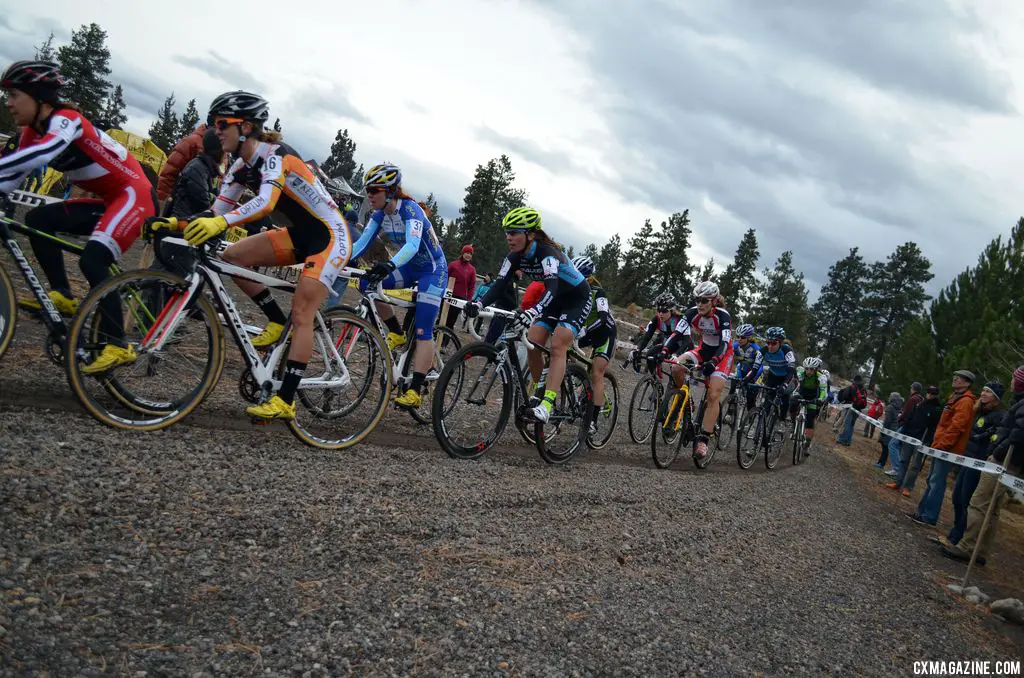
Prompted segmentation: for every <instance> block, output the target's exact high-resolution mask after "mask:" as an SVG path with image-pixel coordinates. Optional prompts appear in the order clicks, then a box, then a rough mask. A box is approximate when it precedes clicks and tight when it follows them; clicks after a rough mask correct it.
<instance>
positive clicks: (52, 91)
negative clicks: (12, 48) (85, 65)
mask: <svg viewBox="0 0 1024 678" xmlns="http://www.w3.org/2000/svg"><path fill="white" fill-rule="evenodd" d="M66 82H67V81H66V80H65V79H64V77H63V76H62V75H61V74H60V66H58V65H57V64H55V63H53V62H52V61H15V62H14V63H13V64H11V65H10V66H8V67H7V70H6V71H4V74H3V77H2V78H0V87H3V88H4V89H20V90H21V91H22V92H24V93H25V94H28V95H29V96H31V97H32V98H34V99H38V100H39V101H45V102H46V103H48V104H56V103H57V90H59V89H60V88H61V86H63V85H64V84H65V83H66Z"/></svg>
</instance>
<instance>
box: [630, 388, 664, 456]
mask: <svg viewBox="0 0 1024 678" xmlns="http://www.w3.org/2000/svg"><path fill="white" fill-rule="evenodd" d="M662 388H663V387H662V385H661V382H660V381H658V380H657V379H655V378H654V377H652V376H651V375H647V376H645V377H644V378H642V379H641V380H640V381H638V382H637V384H636V387H635V388H634V389H633V395H632V396H631V397H630V399H629V416H628V418H627V423H628V424H629V437H630V438H632V439H633V442H634V443H636V444H638V445H643V444H644V443H646V442H647V440H648V438H650V437H651V433H652V432H653V431H654V427H655V424H656V422H657V421H658V405H659V404H660V403H661V395H662V393H661V392H662Z"/></svg>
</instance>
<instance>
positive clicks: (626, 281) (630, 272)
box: [612, 219, 655, 306]
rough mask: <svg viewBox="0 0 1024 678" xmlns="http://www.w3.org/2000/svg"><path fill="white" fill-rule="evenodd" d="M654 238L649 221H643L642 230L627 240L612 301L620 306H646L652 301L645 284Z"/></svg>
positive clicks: (652, 228) (650, 272) (649, 276)
mask: <svg viewBox="0 0 1024 678" xmlns="http://www.w3.org/2000/svg"><path fill="white" fill-rule="evenodd" d="M654 248H655V236H654V226H652V225H651V220H650V219H647V220H645V221H644V225H643V228H641V229H640V230H639V231H637V232H636V235H634V236H633V237H632V238H630V239H629V249H628V250H626V254H625V256H624V258H623V262H622V268H621V269H620V270H619V286H618V289H617V290H616V293H615V296H614V297H613V298H612V300H613V301H614V302H615V303H617V304H621V305H623V306H624V305H626V304H629V303H636V304H639V305H641V306H647V305H648V304H649V303H650V302H651V301H652V299H653V297H651V296H649V292H648V289H647V284H646V283H647V282H648V280H650V278H651V274H652V271H651V261H653V260H654V258H655V257H654Z"/></svg>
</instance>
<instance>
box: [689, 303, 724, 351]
mask: <svg viewBox="0 0 1024 678" xmlns="http://www.w3.org/2000/svg"><path fill="white" fill-rule="evenodd" d="M676 332H677V333H678V334H681V335H683V336H691V337H692V340H693V342H694V344H697V345H701V344H702V345H704V346H712V347H714V346H721V345H722V344H725V345H726V351H723V353H725V352H729V353H731V352H732V318H731V317H730V316H729V312H728V311H726V310H725V309H724V308H716V309H715V310H714V311H713V312H712V313H709V314H708V315H701V314H700V312H699V311H698V310H697V307H696V306H694V307H693V308H691V309H690V310H688V311H687V312H686V313H684V314H683V317H682V318H681V319H680V320H679V324H678V325H676Z"/></svg>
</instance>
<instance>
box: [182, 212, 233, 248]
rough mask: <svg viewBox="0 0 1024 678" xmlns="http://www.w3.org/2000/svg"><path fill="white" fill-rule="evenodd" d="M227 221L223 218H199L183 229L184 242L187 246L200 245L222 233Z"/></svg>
mask: <svg viewBox="0 0 1024 678" xmlns="http://www.w3.org/2000/svg"><path fill="white" fill-rule="evenodd" d="M227 227H228V221H227V219H225V218H224V217H200V218H198V219H196V220H194V221H192V222H191V223H190V224H189V225H188V226H186V227H185V240H188V244H189V245H202V244H203V243H204V242H206V241H207V240H209V239H210V238H214V237H216V236H218V235H220V234H221V233H223V232H224V229H226V228H227Z"/></svg>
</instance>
